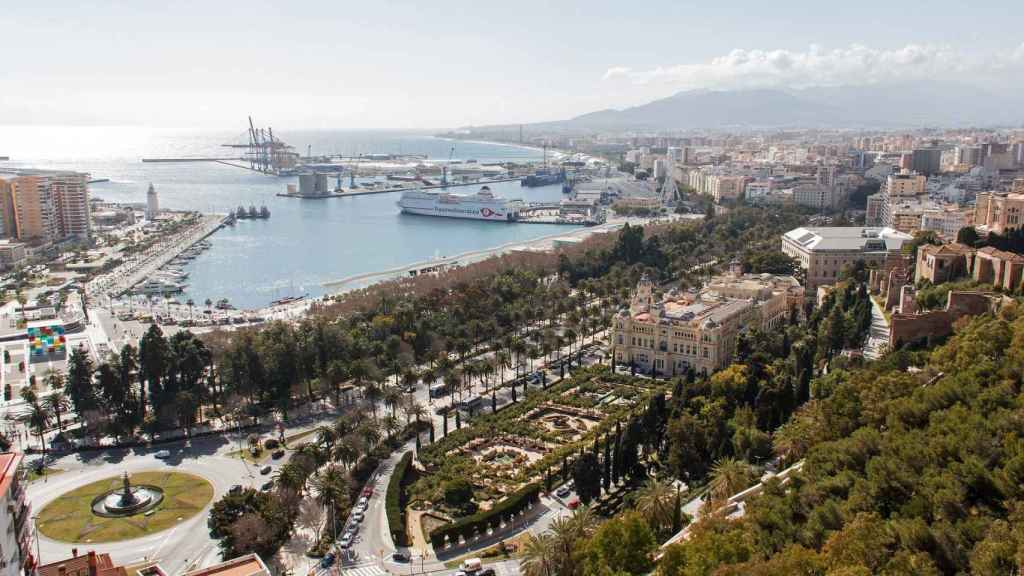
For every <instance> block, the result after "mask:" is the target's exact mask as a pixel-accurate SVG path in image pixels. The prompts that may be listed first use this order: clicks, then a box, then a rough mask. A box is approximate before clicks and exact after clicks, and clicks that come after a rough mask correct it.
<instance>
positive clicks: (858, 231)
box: [782, 226, 912, 294]
mask: <svg viewBox="0 0 1024 576" xmlns="http://www.w3.org/2000/svg"><path fill="white" fill-rule="evenodd" d="M911 239H912V236H911V235H910V234H905V233H903V232H900V231H898V230H894V229H892V228H868V227H862V226H824V227H805V228H795V229H793V230H790V231H789V232H786V233H785V234H783V235H782V252H783V253H784V254H786V255H787V256H790V257H791V258H796V259H797V261H798V262H799V263H800V267H801V268H803V269H804V270H806V271H807V280H806V282H805V283H804V289H805V290H807V292H808V293H810V294H813V293H814V292H815V291H817V289H818V287H819V286H824V285H829V284H835V283H836V281H837V280H839V277H840V274H841V272H842V271H843V269H844V268H846V267H848V266H853V265H854V264H856V263H857V262H858V261H863V262H864V263H865V264H866V265H868V266H874V267H878V268H882V267H883V266H884V264H885V262H886V260H888V259H889V258H890V257H895V256H898V255H899V253H900V250H901V249H902V248H903V243H904V242H907V241H908V240H911Z"/></svg>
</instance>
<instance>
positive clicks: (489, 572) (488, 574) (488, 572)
mask: <svg viewBox="0 0 1024 576" xmlns="http://www.w3.org/2000/svg"><path fill="white" fill-rule="evenodd" d="M476 576H496V574H495V572H494V568H484V569H483V570H481V571H479V572H477V573H476Z"/></svg>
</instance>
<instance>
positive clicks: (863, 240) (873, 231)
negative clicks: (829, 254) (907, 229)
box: [783, 226, 913, 252]
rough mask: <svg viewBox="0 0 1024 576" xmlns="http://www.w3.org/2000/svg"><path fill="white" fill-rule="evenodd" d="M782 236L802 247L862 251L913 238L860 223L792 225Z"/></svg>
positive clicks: (892, 247)
mask: <svg viewBox="0 0 1024 576" xmlns="http://www.w3.org/2000/svg"><path fill="white" fill-rule="evenodd" d="M783 237H784V238H786V239H788V240H790V241H791V242H795V243H796V244H798V245H800V246H801V247H802V248H804V249H805V250H809V251H810V250H815V251H824V250H835V251H851V250H860V251H863V252H878V251H883V250H884V251H895V250H899V249H900V248H902V247H903V243H904V242H906V241H908V240H911V239H913V236H911V235H910V234H905V233H903V232H900V231H898V230H894V229H892V228H866V227H863V226H820V227H802V228H795V229H793V230H790V231H789V232H786V233H785V234H784V235H783Z"/></svg>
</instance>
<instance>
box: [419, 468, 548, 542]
mask: <svg viewBox="0 0 1024 576" xmlns="http://www.w3.org/2000/svg"><path fill="white" fill-rule="evenodd" d="M538 500H540V484H538V483H533V484H528V485H526V486H524V487H523V488H522V489H520V490H519V491H517V492H515V493H513V494H512V495H510V496H509V497H508V498H506V499H504V500H502V501H501V502H498V503H497V504H495V505H494V506H493V507H492V508H491V509H490V510H486V511H483V512H477V513H476V514H473V515H472V516H466V517H465V518H461V519H459V520H457V521H455V522H452V523H451V524H445V525H444V526H439V527H437V528H435V529H433V530H431V531H430V543H431V545H433V546H434V548H435V549H436V550H440V549H441V548H442V547H443V546H444V541H445V537H447V538H448V539H449V540H451V541H452V543H457V542H458V539H459V535H462V537H463V538H465V539H466V540H467V541H468V540H469V539H471V538H472V537H473V535H474V534H477V533H480V534H484V533H486V532H487V526H488V525H491V526H492V527H493V526H495V524H494V523H493V522H494V521H493V519H495V518H497V519H499V521H500V519H501V518H511V517H512V516H513V515H515V514H517V513H519V512H522V511H523V510H526V509H527V508H529V507H530V506H531V505H533V504H534V503H536V502H537V501H538Z"/></svg>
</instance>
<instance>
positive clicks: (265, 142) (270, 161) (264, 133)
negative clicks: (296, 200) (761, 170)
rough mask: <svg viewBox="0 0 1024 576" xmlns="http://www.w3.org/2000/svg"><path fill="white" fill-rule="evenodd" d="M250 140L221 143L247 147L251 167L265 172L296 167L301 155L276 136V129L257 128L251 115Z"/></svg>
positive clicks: (233, 146) (269, 172)
mask: <svg viewBox="0 0 1024 576" xmlns="http://www.w3.org/2000/svg"><path fill="white" fill-rule="evenodd" d="M247 135H248V137H249V141H248V142H247V143H245V144H221V146H223V147H225V148H243V149H245V160H247V161H248V162H249V169H250V170H255V171H256V172H263V173H264V174H280V173H281V171H283V170H288V169H291V168H294V167H295V165H296V164H297V163H298V159H299V155H298V154H297V153H296V152H294V148H293V147H292V146H289V145H288V144H285V143H284V142H282V141H281V140H280V139H278V138H275V137H274V129H273V128H270V127H267V128H257V127H256V125H255V123H253V121H252V116H249V130H248V132H247Z"/></svg>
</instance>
